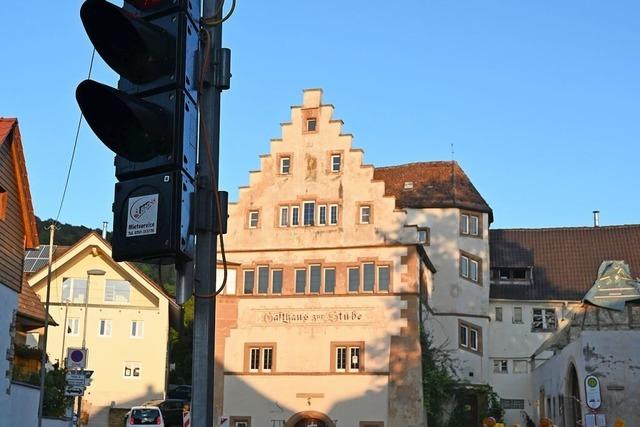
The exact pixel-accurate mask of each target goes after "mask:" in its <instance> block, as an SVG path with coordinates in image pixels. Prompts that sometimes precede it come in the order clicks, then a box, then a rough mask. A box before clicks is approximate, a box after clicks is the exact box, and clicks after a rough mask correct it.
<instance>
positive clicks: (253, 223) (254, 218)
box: [249, 211, 260, 228]
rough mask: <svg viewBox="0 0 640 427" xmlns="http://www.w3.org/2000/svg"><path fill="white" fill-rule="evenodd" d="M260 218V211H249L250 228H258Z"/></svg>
mask: <svg viewBox="0 0 640 427" xmlns="http://www.w3.org/2000/svg"><path fill="white" fill-rule="evenodd" d="M259 218H260V212H258V211H249V228H258V219H259Z"/></svg>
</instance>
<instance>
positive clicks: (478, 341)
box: [458, 319, 483, 356]
mask: <svg viewBox="0 0 640 427" xmlns="http://www.w3.org/2000/svg"><path fill="white" fill-rule="evenodd" d="M462 327H465V328H467V333H466V336H467V343H466V345H464V344H462V343H461V342H460V332H461V331H460V330H461V328H462ZM471 330H474V331H475V332H476V336H477V338H476V347H477V348H476V349H474V348H472V347H471ZM458 348H459V349H460V350H464V351H468V352H469V353H473V354H478V355H480V356H482V351H483V346H482V327H481V326H479V325H476V324H475V323H471V322H467V321H466V320H462V319H458Z"/></svg>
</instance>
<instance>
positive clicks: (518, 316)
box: [513, 307, 522, 323]
mask: <svg viewBox="0 0 640 427" xmlns="http://www.w3.org/2000/svg"><path fill="white" fill-rule="evenodd" d="M513 323H522V307H513Z"/></svg>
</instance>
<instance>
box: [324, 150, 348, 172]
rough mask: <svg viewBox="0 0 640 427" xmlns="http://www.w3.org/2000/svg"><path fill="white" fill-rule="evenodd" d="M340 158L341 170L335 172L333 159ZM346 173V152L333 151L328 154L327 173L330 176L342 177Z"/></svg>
mask: <svg viewBox="0 0 640 427" xmlns="http://www.w3.org/2000/svg"><path fill="white" fill-rule="evenodd" d="M335 156H340V169H338V170H337V171H336V170H333V158H334V157H335ZM343 171H344V150H331V151H329V152H328V153H327V173H328V174H329V175H340V174H342V172H343Z"/></svg>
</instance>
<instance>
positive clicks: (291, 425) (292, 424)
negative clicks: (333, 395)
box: [285, 411, 336, 427]
mask: <svg viewBox="0 0 640 427" xmlns="http://www.w3.org/2000/svg"><path fill="white" fill-rule="evenodd" d="M285 427H336V425H335V424H334V422H333V421H331V419H330V418H329V417H328V416H326V415H325V414H323V413H322V412H317V411H305V412H298V413H297V414H295V415H293V416H292V417H291V418H289V420H288V421H287V423H286V424H285Z"/></svg>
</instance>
